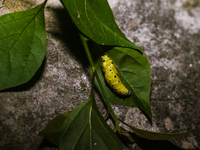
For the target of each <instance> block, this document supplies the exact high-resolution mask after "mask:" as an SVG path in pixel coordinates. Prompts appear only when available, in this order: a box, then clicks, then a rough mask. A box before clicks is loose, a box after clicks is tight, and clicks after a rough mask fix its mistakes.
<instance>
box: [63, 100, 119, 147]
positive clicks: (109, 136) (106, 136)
mask: <svg viewBox="0 0 200 150" xmlns="http://www.w3.org/2000/svg"><path fill="white" fill-rule="evenodd" d="M59 149H60V150H66V149H74V150H80V149H84V150H92V149H95V150H104V149H108V150H111V149H113V150H122V144H121V141H120V140H119V139H118V137H117V136H116V134H115V133H114V132H113V131H112V130H111V129H110V127H109V126H108V125H107V124H106V122H105V121H104V119H103V117H102V116H101V114H100V113H99V111H98V109H97V106H96V104H95V101H94V99H93V98H92V99H91V98H89V99H88V100H87V101H85V102H84V103H83V104H81V105H79V106H78V107H77V108H76V109H75V110H74V111H73V112H72V113H71V114H70V115H69V116H68V117H67V118H66V120H65V121H64V123H63V125H62V127H61V129H60V140H59Z"/></svg>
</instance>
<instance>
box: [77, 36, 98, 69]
mask: <svg viewBox="0 0 200 150" xmlns="http://www.w3.org/2000/svg"><path fill="white" fill-rule="evenodd" d="M79 35H80V37H81V40H82V43H83V46H84V48H85V52H86V54H87V57H88V60H89V62H90V66H91V68H92V72H93V73H94V72H95V67H94V62H93V60H92V56H91V54H90V51H89V48H88V45H87V38H86V37H84V36H83V35H82V34H81V33H79Z"/></svg>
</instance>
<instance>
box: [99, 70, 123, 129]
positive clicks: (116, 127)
mask: <svg viewBox="0 0 200 150" xmlns="http://www.w3.org/2000/svg"><path fill="white" fill-rule="evenodd" d="M96 77H97V81H98V83H99V86H100V88H101V90H102V93H103V95H104V98H105V100H106V103H107V105H108V110H109V111H110V112H111V114H112V115H113V117H114V120H115V132H116V131H117V130H118V129H119V130H120V127H119V124H118V117H117V116H116V114H115V112H114V111H113V109H112V106H111V104H110V102H109V100H108V97H107V95H106V92H105V90H104V88H103V85H102V84H101V81H100V78H99V76H98V74H96Z"/></svg>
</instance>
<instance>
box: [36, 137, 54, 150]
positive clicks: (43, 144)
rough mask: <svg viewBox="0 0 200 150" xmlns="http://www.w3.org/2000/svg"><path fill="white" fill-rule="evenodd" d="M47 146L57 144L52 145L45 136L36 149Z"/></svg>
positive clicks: (52, 146) (40, 149)
mask: <svg viewBox="0 0 200 150" xmlns="http://www.w3.org/2000/svg"><path fill="white" fill-rule="evenodd" d="M47 147H48V148H58V146H57V145H54V144H53V143H51V142H50V141H49V140H47V139H46V138H43V140H42V142H41V143H40V145H39V146H38V148H37V149H36V150H42V149H43V148H47Z"/></svg>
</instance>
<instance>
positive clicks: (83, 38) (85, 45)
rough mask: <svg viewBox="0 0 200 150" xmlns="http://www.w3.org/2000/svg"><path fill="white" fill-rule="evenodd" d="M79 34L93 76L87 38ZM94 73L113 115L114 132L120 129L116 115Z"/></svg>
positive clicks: (92, 64) (92, 65) (93, 69)
mask: <svg viewBox="0 0 200 150" xmlns="http://www.w3.org/2000/svg"><path fill="white" fill-rule="evenodd" d="M79 35H80V38H81V40H82V43H83V46H84V48H85V52H86V54H87V57H88V60H89V62H90V66H91V69H92V72H91V76H92V77H94V73H95V71H96V69H95V66H94V62H93V60H92V56H91V54H90V51H89V48H88V45H87V38H86V37H84V36H83V35H82V34H81V33H79ZM95 75H96V77H97V81H98V83H99V86H100V88H101V89H102V92H103V95H104V97H105V100H106V103H107V105H108V110H109V111H110V112H111V114H112V115H113V117H114V120H115V126H116V127H115V132H116V131H117V130H120V127H119V124H118V117H117V116H116V115H115V112H114V111H113V109H112V106H111V104H110V102H109V100H108V97H107V96H106V92H105V90H104V89H103V85H102V84H101V82H100V79H99V76H98V74H97V73H96V74H95ZM92 91H93V89H92V90H91V92H92Z"/></svg>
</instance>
